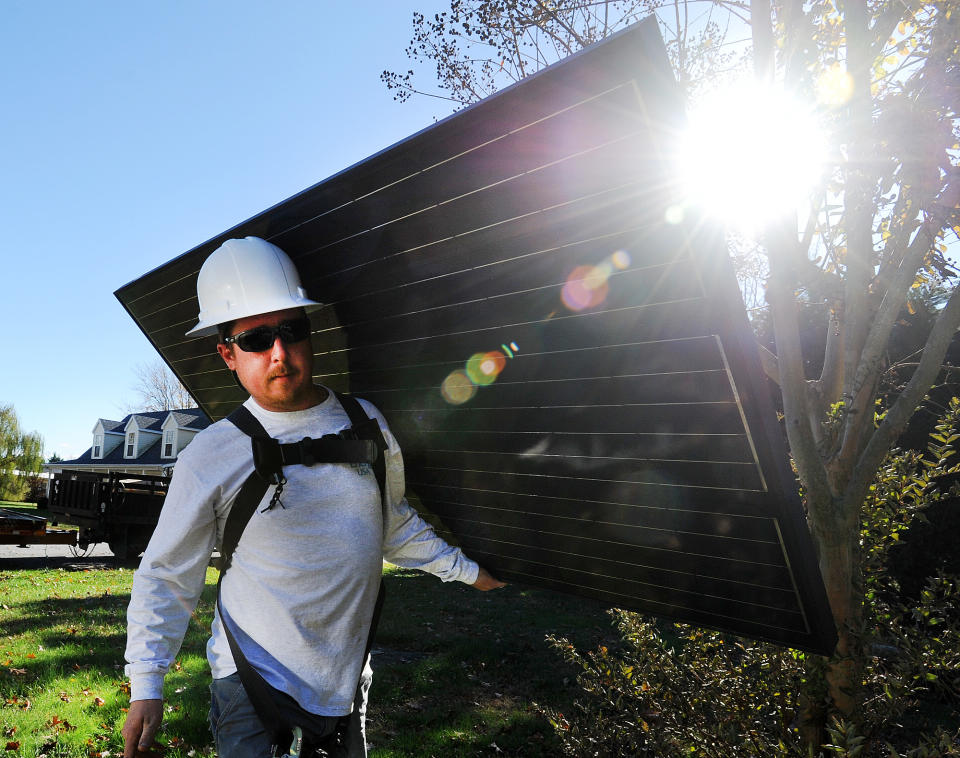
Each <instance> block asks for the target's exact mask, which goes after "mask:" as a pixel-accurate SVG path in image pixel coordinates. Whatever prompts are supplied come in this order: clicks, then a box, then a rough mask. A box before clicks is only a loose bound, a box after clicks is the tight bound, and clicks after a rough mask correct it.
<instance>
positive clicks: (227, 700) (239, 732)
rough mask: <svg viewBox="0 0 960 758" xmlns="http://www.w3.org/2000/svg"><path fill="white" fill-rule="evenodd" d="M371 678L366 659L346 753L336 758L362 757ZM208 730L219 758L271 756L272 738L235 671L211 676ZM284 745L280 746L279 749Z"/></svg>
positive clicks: (351, 720) (259, 757) (260, 757)
mask: <svg viewBox="0 0 960 758" xmlns="http://www.w3.org/2000/svg"><path fill="white" fill-rule="evenodd" d="M372 680H373V670H372V669H371V668H370V663H369V659H368V662H367V665H366V666H364V669H363V675H362V676H361V678H360V687H359V690H358V693H357V703H356V704H355V705H356V707H355V708H354V711H353V714H352V715H351V716H350V729H349V744H348V746H347V752H346V753H345V754H344V755H343V756H342V757H341V756H338V757H337V758H366V755H367V744H366V737H367V735H366V715H367V696H368V694H369V692H370V683H371V681H372ZM210 730H211V731H212V732H213V738H214V741H215V742H216V745H217V755H218V756H219V758H270V756H272V755H273V753H272V750H271V748H272V747H273V745H272V743H273V740H272V739H271V738H270V736H269V735H268V734H267V733H266V731H265V730H264V728H263V725H262V724H261V723H260V719H259V718H258V717H257V713H256V711H255V710H254V708H253V703H251V702H250V698H249V697H247V692H246V690H244V689H243V685H242V684H241V683H240V675H239V674H237V673H233V674H230V676H226V677H224V678H223V679H214V680H213V683H212V684H211V685H210ZM288 747H289V746H288V745H281V750H282V751H283V750H286V749H287V748H288ZM304 758H306V756H304Z"/></svg>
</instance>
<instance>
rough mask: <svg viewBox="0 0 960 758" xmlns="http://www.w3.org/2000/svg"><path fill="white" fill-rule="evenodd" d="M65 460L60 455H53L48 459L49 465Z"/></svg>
mask: <svg viewBox="0 0 960 758" xmlns="http://www.w3.org/2000/svg"><path fill="white" fill-rule="evenodd" d="M62 460H63V458H61V457H60V455H59V453H53V454H52V455H51V456H50V457H49V458H47V463H60V462H61V461H62Z"/></svg>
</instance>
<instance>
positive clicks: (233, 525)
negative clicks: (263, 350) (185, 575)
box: [220, 405, 270, 580]
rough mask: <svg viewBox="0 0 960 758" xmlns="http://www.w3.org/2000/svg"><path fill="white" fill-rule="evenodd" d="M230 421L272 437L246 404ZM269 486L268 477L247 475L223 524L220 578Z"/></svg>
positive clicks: (243, 429)
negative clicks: (266, 478) (265, 478)
mask: <svg viewBox="0 0 960 758" xmlns="http://www.w3.org/2000/svg"><path fill="white" fill-rule="evenodd" d="M227 420H228V421H230V422H231V423H232V424H234V426H236V427H237V428H238V429H239V430H240V431H241V432H243V433H244V434H246V435H247V436H248V437H252V438H258V437H261V438H262V437H269V436H270V435H269V434H267V430H266V429H264V428H263V424H261V423H260V422H259V421H258V420H257V417H256V416H254V415H253V414H252V413H251V412H250V411H249V410H248V409H247V408H246V406H243V405H239V406H237V408H236V409H235V410H234V411H233V412H232V413H231V414H230V415H229V416H227ZM269 486H270V485H269V483H268V482H267V481H266V480H264V479H262V478H261V477H259V476H257V474H256V473H255V472H254V473H252V474H250V476H248V477H247V479H246V481H245V482H244V483H243V486H241V487H240V492H239V493H238V494H237V499H236V500H235V501H234V503H233V507H232V508H231V509H230V515H229V516H228V517H227V523H226V524H225V525H224V527H223V541H222V543H221V545H220V557H221V561H222V563H221V566H222V568H221V569H220V579H221V580H222V579H223V575H224V574H225V573H226V572H227V569H228V568H229V567H230V561H231V560H232V559H233V551H234V550H235V549H236V547H237V543H238V542H239V541H240V536H241V535H242V534H243V530H244V529H246V528H247V522H248V521H250V517H251V516H252V515H253V512H254V511H255V510H256V509H257V505H259V503H260V501H261V500H262V499H263V496H264V495H265V494H266V492H267V487H269Z"/></svg>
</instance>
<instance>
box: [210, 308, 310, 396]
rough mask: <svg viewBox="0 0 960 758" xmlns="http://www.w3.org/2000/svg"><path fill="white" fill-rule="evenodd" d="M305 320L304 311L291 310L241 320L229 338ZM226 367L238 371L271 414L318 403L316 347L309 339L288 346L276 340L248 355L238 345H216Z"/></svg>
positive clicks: (232, 329)
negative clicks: (314, 354) (263, 348)
mask: <svg viewBox="0 0 960 758" xmlns="http://www.w3.org/2000/svg"><path fill="white" fill-rule="evenodd" d="M299 318H303V311H302V310H300V309H299V308H290V309H288V310H284V311H273V312H272V313H262V314H260V315H258V316H250V317H249V318H242V319H239V320H238V321H237V322H235V323H234V325H233V327H232V328H231V329H230V333H229V334H228V335H227V336H233V335H236V334H239V333H240V332H245V331H247V330H248V329H255V328H256V327H258V326H278V325H279V324H281V323H282V322H284V321H293V320H296V319H299ZM217 352H218V353H220V357H221V358H223V360H224V362H225V363H226V364H227V368H229V369H230V370H231V371H236V372H237V377H238V378H239V379H240V383H241V384H243V386H244V388H245V389H246V390H247V392H249V393H250V395H251V396H252V397H253V399H254V400H256V401H257V403H259V404H260V406H261V407H263V408H266V409H267V410H268V411H299V410H303V409H305V408H310V407H312V406H314V405H316V404H317V402H318V396H319V393H318V391H317V389H316V387H315V386H314V384H313V377H312V369H313V347H312V345H311V342H310V338H309V337H308V338H307V339H305V340H301V341H300V342H295V343H294V344H292V345H288V344H286V343H284V342H283V340H281V339H280V338H279V337H276V338H275V339H274V341H273V345H271V346H270V347H269V348H268V349H267V350H264V351H263V352H260V353H254V352H249V353H248V352H245V351H243V350H241V349H240V347H239V346H237V345H236V344H231V345H225V344H222V343H221V344H219V345H217Z"/></svg>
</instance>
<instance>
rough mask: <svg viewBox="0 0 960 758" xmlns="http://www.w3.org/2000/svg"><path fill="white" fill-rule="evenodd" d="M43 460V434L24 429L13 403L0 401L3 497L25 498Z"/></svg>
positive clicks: (0, 456) (1, 485)
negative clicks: (29, 484) (0, 402)
mask: <svg viewBox="0 0 960 758" xmlns="http://www.w3.org/2000/svg"><path fill="white" fill-rule="evenodd" d="M42 464H43V437H41V436H40V435H39V434H37V433H36V432H29V433H26V432H24V431H23V430H22V429H21V428H20V419H19V418H18V417H17V412H16V410H14V407H13V406H12V405H0V500H22V499H23V496H24V494H26V491H27V486H28V480H29V479H30V478H31V477H34V476H36V475H37V474H39V473H40V467H41V465H42Z"/></svg>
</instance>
